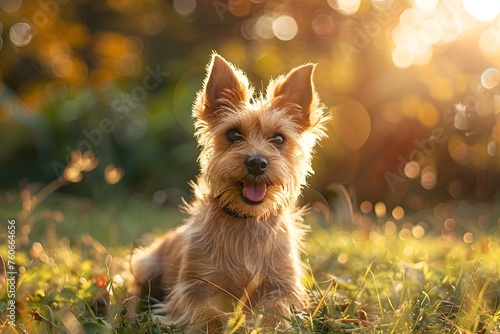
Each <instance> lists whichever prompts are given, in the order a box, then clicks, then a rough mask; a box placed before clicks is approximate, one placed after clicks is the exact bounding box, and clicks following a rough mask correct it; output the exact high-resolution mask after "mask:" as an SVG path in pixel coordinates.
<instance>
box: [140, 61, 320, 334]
mask: <svg viewBox="0 0 500 334" xmlns="http://www.w3.org/2000/svg"><path fill="white" fill-rule="evenodd" d="M314 67H315V65H313V64H307V65H303V66H299V67H297V68H295V69H293V70H292V71H291V72H290V73H288V75H286V76H281V77H279V78H277V79H275V80H273V81H272V82H271V83H270V84H269V86H268V88H267V92H266V94H265V96H261V97H258V98H253V90H252V88H251V87H250V86H249V83H248V80H247V78H246V76H245V75H244V74H243V73H242V72H241V71H240V70H238V69H236V68H235V67H234V66H233V65H231V64H229V63H228V62H226V61H225V60H224V59H223V58H222V57H220V56H218V55H216V54H214V55H213V57H212V59H211V62H210V65H209V67H208V70H207V73H208V74H207V78H206V80H205V82H204V87H203V89H202V90H201V91H200V92H199V93H198V96H197V98H196V101H195V103H194V107H193V115H194V117H195V119H196V121H195V129H196V133H195V135H196V138H197V140H198V142H199V144H200V146H201V154H200V156H199V164H200V174H199V176H198V179H197V182H196V183H193V185H192V186H193V189H194V191H193V197H194V198H193V201H192V202H191V203H190V204H186V211H187V213H188V214H189V218H188V219H187V221H186V222H185V224H183V225H182V226H180V227H179V228H177V229H176V230H175V231H173V232H170V233H168V234H166V235H165V236H164V237H162V238H161V239H159V240H158V241H157V242H156V243H154V244H153V245H152V246H150V247H148V248H146V249H139V250H136V251H135V252H134V255H133V257H132V271H133V274H134V275H135V277H136V279H137V284H138V286H143V287H144V286H148V285H149V286H150V287H149V288H150V289H151V291H153V292H154V293H156V295H157V297H158V296H159V297H162V298H164V301H163V302H162V303H160V304H159V305H157V308H156V310H155V313H156V315H157V316H158V318H159V320H160V321H161V322H162V323H164V324H166V325H172V324H173V325H178V326H180V327H183V328H185V329H187V330H190V331H198V330H201V331H209V332H213V331H216V330H218V329H220V327H221V326H222V324H223V323H224V322H225V321H227V320H228V318H229V317H230V316H231V314H232V312H234V310H235V307H236V306H237V305H238V304H239V303H240V306H241V305H242V304H244V306H243V311H245V312H247V313H248V314H256V313H259V312H267V313H273V314H275V316H274V317H273V316H269V315H268V316H266V317H265V318H266V319H271V320H269V321H270V322H271V323H270V325H273V326H275V325H279V321H280V319H282V318H281V316H284V317H290V316H291V307H292V306H293V308H295V309H298V310H301V309H303V308H304V307H305V306H306V304H307V299H308V298H307V295H306V292H305V289H304V287H303V285H302V284H301V278H302V271H303V265H302V263H301V261H300V252H301V247H302V240H303V236H304V232H305V231H306V226H305V225H304V224H303V219H302V217H301V215H302V214H303V210H302V209H301V208H298V207H297V206H296V202H297V200H298V198H299V196H300V193H301V188H302V187H303V186H304V185H305V184H306V178H307V176H308V175H309V174H311V173H312V168H311V158H312V152H313V147H314V145H315V144H316V142H317V140H318V139H319V138H321V137H323V136H324V135H325V133H324V123H325V122H326V120H327V119H328V117H326V116H325V115H324V114H323V111H322V109H321V107H320V102H319V98H318V96H317V93H316V91H315V89H314V85H313V81H312V73H313V70H314ZM252 159H253V161H251V160H252ZM138 291H139V290H137V291H136V294H138Z"/></svg>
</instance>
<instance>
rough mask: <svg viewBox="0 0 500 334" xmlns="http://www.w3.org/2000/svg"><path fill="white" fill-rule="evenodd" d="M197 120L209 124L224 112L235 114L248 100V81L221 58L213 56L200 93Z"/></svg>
mask: <svg viewBox="0 0 500 334" xmlns="http://www.w3.org/2000/svg"><path fill="white" fill-rule="evenodd" d="M201 94H203V96H202V103H203V106H202V108H201V110H199V113H200V114H199V115H196V116H197V117H199V118H202V119H204V120H205V121H207V122H210V120H212V119H217V118H219V117H220V116H221V115H222V114H224V113H225V112H235V111H237V110H238V109H239V108H240V107H241V106H242V105H244V104H245V103H246V102H247V101H248V100H249V95H251V92H249V87H248V79H247V78H246V76H245V75H244V74H243V73H242V72H241V71H240V70H238V69H236V68H235V67H234V66H233V65H231V64H229V63H228V62H227V61H226V60H225V59H224V58H222V57H221V56H219V55H217V54H214V55H213V56H212V61H211V62H210V65H209V67H208V70H207V77H206V79H205V86H204V89H203V91H202V93H201Z"/></svg>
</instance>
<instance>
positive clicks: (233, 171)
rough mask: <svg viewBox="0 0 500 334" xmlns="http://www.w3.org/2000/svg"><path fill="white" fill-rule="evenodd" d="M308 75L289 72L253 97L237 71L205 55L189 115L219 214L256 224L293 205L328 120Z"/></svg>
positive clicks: (302, 69) (304, 70)
mask: <svg viewBox="0 0 500 334" xmlns="http://www.w3.org/2000/svg"><path fill="white" fill-rule="evenodd" d="M314 68H315V65H313V64H307V65H303V66H299V67H296V68H294V69H293V70H291V71H290V72H289V73H288V74H287V75H286V76H281V77H279V78H277V79H275V80H273V81H272V82H271V83H270V84H269V86H268V88H267V90H266V94H265V96H259V97H257V98H254V97H253V89H252V87H251V86H250V85H249V83H248V79H247V77H246V76H245V75H244V74H243V72H241V71H240V70H238V69H236V68H235V67H234V66H232V65H231V64H229V63H228V62H227V61H226V60H224V59H223V58H222V57H220V56H219V55H216V54H214V55H213V56H212V60H211V62H210V64H209V67H208V71H207V78H206V79H205V83H204V87H203V89H202V90H201V91H200V92H199V93H198V96H197V99H196V101H195V104H194V108H193V110H194V112H193V114H194V117H195V118H196V121H195V130H196V132H195V134H196V138H197V139H198V142H199V144H200V146H201V147H202V151H201V154H200V156H199V163H200V167H201V174H200V179H201V181H202V182H204V183H205V184H206V185H207V187H208V188H209V190H210V192H211V195H212V196H214V198H215V199H216V200H217V201H218V203H219V205H220V206H221V208H223V209H224V210H225V211H226V212H229V213H231V214H233V215H235V216H238V217H253V218H256V219H262V218H266V217H268V216H269V215H273V214H277V213H279V212H280V211H281V210H282V209H283V208H285V207H287V206H290V205H291V204H293V203H294V202H295V201H296V200H297V198H298V196H299V195H300V191H301V188H302V186H304V185H305V184H306V177H307V176H308V175H309V174H311V173H312V168H311V156H312V151H313V147H314V145H315V144H316V142H317V140H318V139H319V138H321V137H323V136H324V135H325V133H324V123H325V121H326V120H327V119H328V117H326V116H325V115H324V114H323V111H322V109H321V108H320V102H319V98H318V95H317V93H316V91H315V89H314V84H313V81H312V74H313V71H314Z"/></svg>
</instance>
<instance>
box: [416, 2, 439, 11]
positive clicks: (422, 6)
mask: <svg viewBox="0 0 500 334" xmlns="http://www.w3.org/2000/svg"><path fill="white" fill-rule="evenodd" d="M414 3H415V8H417V9H418V10H420V11H421V12H426V13H428V12H432V11H433V10H434V8H436V5H437V3H438V0H414Z"/></svg>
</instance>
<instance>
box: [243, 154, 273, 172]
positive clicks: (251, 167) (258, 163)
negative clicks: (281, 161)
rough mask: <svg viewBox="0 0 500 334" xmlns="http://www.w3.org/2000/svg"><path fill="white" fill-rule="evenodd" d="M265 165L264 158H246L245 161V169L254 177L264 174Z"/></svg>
mask: <svg viewBox="0 0 500 334" xmlns="http://www.w3.org/2000/svg"><path fill="white" fill-rule="evenodd" d="M267 165H268V163H267V160H266V158H264V157H261V156H258V155H255V156H251V157H248V159H247V169H248V171H249V172H250V173H251V174H253V175H255V176H257V175H262V174H264V173H265V172H266V170H267Z"/></svg>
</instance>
